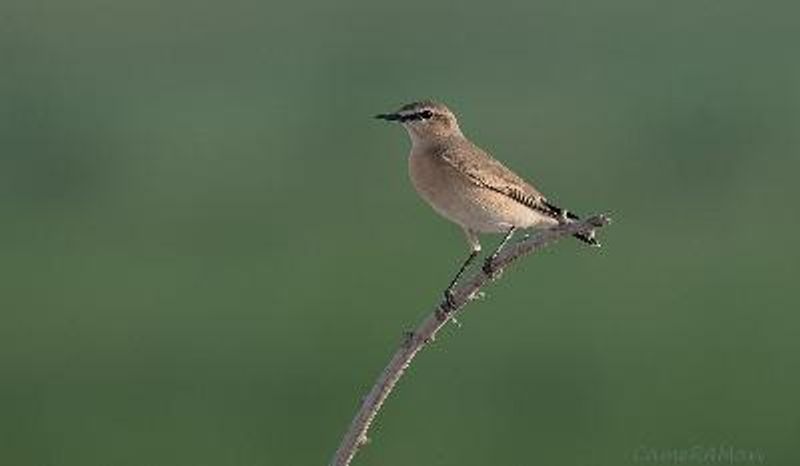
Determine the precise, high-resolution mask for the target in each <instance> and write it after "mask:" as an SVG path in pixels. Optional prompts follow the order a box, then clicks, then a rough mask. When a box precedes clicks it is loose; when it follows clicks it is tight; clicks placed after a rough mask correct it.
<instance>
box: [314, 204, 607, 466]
mask: <svg viewBox="0 0 800 466" xmlns="http://www.w3.org/2000/svg"><path fill="white" fill-rule="evenodd" d="M610 222H611V218H610V217H609V216H607V215H603V214H601V215H594V216H592V217H588V218H586V219H584V220H579V221H576V222H573V223H567V224H563V225H559V226H557V227H554V228H551V229H548V230H544V231H541V232H539V233H538V234H536V235H534V236H532V237H530V238H528V239H526V240H523V241H520V242H518V243H515V244H513V245H511V246H509V247H507V248H506V249H504V250H503V251H501V252H500V254H499V255H498V256H497V257H496V258H495V259H494V261H492V267H491V268H492V271H493V272H494V274H493V275H492V276H489V275H487V274H486V272H484V271H483V270H482V269H480V268H478V271H477V272H476V273H475V274H474V275H473V276H472V277H471V278H470V279H468V280H466V281H465V282H464V283H463V284H462V285H460V286H459V287H458V288H456V289H454V290H453V302H452V304H453V306H452V309H451V310H450V311H445V310H443V309H442V307H441V306H437V307H436V309H434V311H433V312H432V313H431V314H430V315H429V316H428V317H427V318H426V319H425V320H424V321H422V323H421V324H419V326H418V327H417V328H416V329H415V330H414V331H413V332H409V333H407V334H406V337H405V338H404V340H403V343H402V344H401V345H400V347H399V348H398V349H397V350H396V351H395V353H394V355H393V356H392V359H391V360H390V361H389V364H387V365H386V367H385V368H384V369H383V372H382V373H381V375H380V377H378V380H377V381H376V382H375V385H373V386H372V389H371V390H370V391H369V393H368V394H367V396H366V397H364V399H363V400H362V402H361V406H360V407H359V409H358V412H357V413H356V415H355V417H354V418H353V421H352V422H351V423H350V427H349V428H348V429H347V432H346V433H345V435H344V438H343V439H342V443H341V444H340V445H339V449H338V450H337V451H336V454H335V455H334V457H333V459H332V460H331V463H330V465H331V466H348V465H349V464H350V462H351V461H352V460H353V457H354V456H355V454H356V452H357V451H358V449H359V447H361V446H362V445H364V444H365V443H366V442H367V432H368V431H369V428H370V425H371V424H372V421H373V420H374V419H375V416H377V414H378V411H380V409H381V406H382V405H383V402H384V401H386V398H387V397H388V396H389V393H391V392H392V389H393V388H394V386H395V385H396V384H397V381H398V380H400V377H402V376H403V373H404V372H405V370H406V368H408V366H409V364H411V361H412V360H413V359H414V357H415V356H416V355H417V353H418V352H419V351H420V350H421V349H422V348H424V347H425V346H426V345H427V344H428V343H430V342H431V341H433V339H434V338H435V337H436V333H437V332H438V331H439V330H440V329H441V328H442V327H444V325H445V324H447V322H448V321H449V320H451V319H453V317H454V316H455V314H457V313H458V312H460V311H461V309H462V308H463V307H464V306H465V305H466V304H467V303H469V302H470V301H472V300H473V299H474V298H475V297H476V296H477V295H478V292H479V291H480V289H481V288H482V287H483V286H484V285H485V284H486V283H487V282H489V281H492V280H494V279H495V278H497V277H499V275H500V273H501V272H502V271H503V269H505V268H506V267H508V266H509V265H511V264H512V263H513V262H515V261H516V260H518V259H520V258H521V257H524V256H526V255H529V254H531V253H533V252H536V251H538V250H540V249H542V248H543V247H545V246H548V245H549V244H552V243H554V242H556V241H558V240H560V239H562V238H565V237H568V236H572V235H574V234H575V233H588V232H590V231H592V230H594V229H596V228H601V227H604V226H606V225H608V224H609V223H610Z"/></svg>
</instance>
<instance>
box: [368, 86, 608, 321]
mask: <svg viewBox="0 0 800 466" xmlns="http://www.w3.org/2000/svg"><path fill="white" fill-rule="evenodd" d="M375 118H378V119H381V120H386V121H390V122H397V123H399V124H401V125H402V126H403V127H404V128H405V129H406V131H407V132H408V136H409V137H410V139H411V152H410V154H409V157H408V170H409V177H410V178H411V182H412V184H413V186H414V189H415V190H416V191H417V193H418V194H419V195H420V197H422V199H424V200H425V201H426V202H427V203H428V204H430V206H431V207H432V208H433V210H435V211H436V212H437V213H439V214H440V215H441V216H443V217H445V218H446V219H448V220H450V221H452V222H454V223H456V224H457V225H459V226H460V227H461V228H462V230H463V231H464V234H465V236H466V239H467V243H468V245H469V248H470V252H469V255H468V256H467V258H466V259H465V260H464V262H463V263H462V265H461V267H460V268H459V270H458V272H457V273H456V274H455V276H454V277H453V279H452V280H451V282H450V285H449V286H448V287H447V289H446V290H445V292H444V297H445V299H444V301H443V304H442V306H443V307H444V308H445V309H452V308H453V306H454V302H453V299H454V298H453V289H454V287H455V286H456V285H457V283H458V280H459V279H460V278H461V276H462V274H463V273H464V271H465V270H466V269H467V267H469V265H470V264H471V263H472V261H473V260H474V259H475V258H476V257H477V256H478V254H479V253H480V251H481V243H480V239H479V234H483V233H504V234H505V236H504V237H503V239H502V240H501V242H500V243H499V245H498V246H497V248H496V249H495V250H494V252H493V253H492V254H491V255H489V256H488V257H487V259H486V260H485V261H484V265H483V271H484V272H485V273H486V274H487V275H489V276H492V275H493V274H494V270H493V263H494V260H495V259H496V258H497V256H498V254H499V253H500V251H501V250H502V249H503V247H505V246H506V244H507V243H508V241H509V240H510V239H511V237H512V235H513V234H514V232H515V231H517V230H520V229H534V230H541V229H546V228H552V227H554V226H558V225H562V224H565V223H569V222H573V221H576V220H578V219H579V217H578V216H577V215H575V214H574V213H572V212H570V211H568V210H566V209H562V208H560V207H558V206H557V205H556V204H554V203H553V202H551V201H550V200H548V198H546V197H545V196H544V195H542V193H541V192H539V191H538V190H537V189H536V188H535V187H534V186H533V185H532V184H530V183H528V182H527V181H525V180H524V179H523V178H522V177H520V176H519V175H517V174H516V173H514V172H513V171H512V170H511V169H509V168H507V167H506V166H505V165H503V164H502V163H501V162H499V161H498V160H497V159H495V158H494V157H492V155H491V154H489V153H488V152H487V151H485V150H483V149H481V148H480V147H478V146H477V145H475V144H474V143H473V142H472V141H470V140H469V139H468V138H467V137H466V136H465V135H464V133H463V132H462V131H461V128H460V127H459V125H458V120H457V118H456V116H455V114H454V113H453V112H452V111H451V110H450V109H449V108H448V107H447V106H446V105H445V104H443V103H440V102H436V101H433V100H421V101H417V102H412V103H409V104H406V105H403V106H402V107H400V109H398V110H397V111H394V112H391V113H381V114H378V115H375ZM574 236H575V237H576V238H577V239H579V240H580V241H582V242H584V243H586V244H588V245H591V246H597V247H599V246H600V243H599V242H598V241H597V240H596V239H595V235H594V231H591V232H589V233H578V234H575V235H574Z"/></svg>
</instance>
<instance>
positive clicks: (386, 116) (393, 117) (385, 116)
mask: <svg viewBox="0 0 800 466" xmlns="http://www.w3.org/2000/svg"><path fill="white" fill-rule="evenodd" d="M375 118H377V119H379V120H386V121H398V120H400V114H398V113H381V114H378V115H375Z"/></svg>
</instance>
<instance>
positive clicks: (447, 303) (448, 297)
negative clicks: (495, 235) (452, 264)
mask: <svg viewBox="0 0 800 466" xmlns="http://www.w3.org/2000/svg"><path fill="white" fill-rule="evenodd" d="M479 252H480V249H473V250H472V251H471V252H470V253H469V256H467V259H466V260H465V261H464V263H463V264H461V268H460V269H458V272H456V275H455V276H454V277H453V280H451V281H450V284H449V285H448V286H447V289H445V290H444V302H443V303H442V307H443V308H444V309H445V312H450V311H452V310H453V309H455V307H456V305H455V301H454V298H453V288H455V287H456V285H457V284H458V280H459V279H460V278H461V275H463V274H464V271H465V270H467V267H469V264H471V263H472V261H473V260H475V258H476V257H477V256H478V253H479Z"/></svg>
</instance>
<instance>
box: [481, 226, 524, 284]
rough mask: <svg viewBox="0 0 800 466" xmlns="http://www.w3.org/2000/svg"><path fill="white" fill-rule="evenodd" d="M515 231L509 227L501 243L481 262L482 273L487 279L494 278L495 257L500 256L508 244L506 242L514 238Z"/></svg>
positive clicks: (514, 228) (515, 228)
mask: <svg viewBox="0 0 800 466" xmlns="http://www.w3.org/2000/svg"><path fill="white" fill-rule="evenodd" d="M516 230H517V227H511V228H509V229H508V233H506V236H505V237H504V238H503V241H500V244H498V245H497V248H496V249H495V250H494V252H492V254H491V255H489V257H487V258H486V260H485V261H484V262H483V273H485V274H486V275H487V276H488V277H490V278H494V276H495V273H496V271H495V269H494V261H495V259H497V256H499V255H500V251H502V250H503V248H504V247H505V246H506V244H508V241H509V240H510V239H511V237H512V236H514V232H515V231H516Z"/></svg>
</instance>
